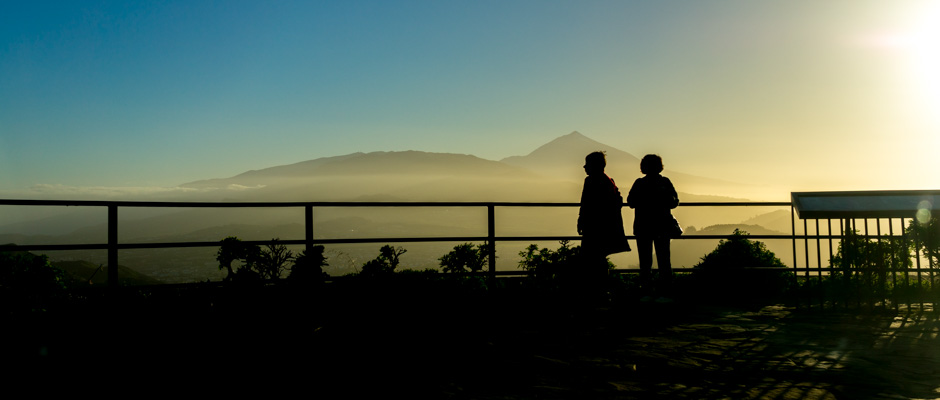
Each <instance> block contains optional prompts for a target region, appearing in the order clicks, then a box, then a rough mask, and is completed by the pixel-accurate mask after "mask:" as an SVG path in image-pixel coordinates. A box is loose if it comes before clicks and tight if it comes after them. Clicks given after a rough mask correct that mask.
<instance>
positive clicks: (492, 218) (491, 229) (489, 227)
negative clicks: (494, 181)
mask: <svg viewBox="0 0 940 400" xmlns="http://www.w3.org/2000/svg"><path fill="white" fill-rule="evenodd" d="M486 240H487V241H488V242H489V246H487V247H488V248H489V254H487V259H489V261H490V280H491V281H495V280H496V207H495V206H494V205H492V204H490V205H488V206H486Z"/></svg>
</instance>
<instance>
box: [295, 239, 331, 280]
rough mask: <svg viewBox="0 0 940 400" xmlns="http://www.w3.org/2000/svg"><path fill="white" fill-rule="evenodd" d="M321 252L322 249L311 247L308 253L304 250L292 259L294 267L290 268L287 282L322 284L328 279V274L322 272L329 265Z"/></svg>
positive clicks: (318, 246)
mask: <svg viewBox="0 0 940 400" xmlns="http://www.w3.org/2000/svg"><path fill="white" fill-rule="evenodd" d="M323 251H324V247H323V246H321V245H317V246H313V247H311V248H310V252H309V253H308V252H307V251H306V250H304V251H302V252H300V254H298V255H297V256H296V257H294V265H293V266H291V269H290V275H288V276H287V280H288V281H289V282H292V283H297V284H319V283H322V282H323V281H324V280H325V279H326V278H328V277H329V274H327V273H326V272H323V267H326V266H328V265H330V264H328V263H327V262H326V256H324V255H323Z"/></svg>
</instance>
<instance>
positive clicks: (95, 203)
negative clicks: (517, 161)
mask: <svg viewBox="0 0 940 400" xmlns="http://www.w3.org/2000/svg"><path fill="white" fill-rule="evenodd" d="M0 205H14V206H91V207H105V206H118V207H150V208H161V207H166V208H179V207H182V208H253V207H257V208H268V207H307V206H313V207H488V206H496V207H578V206H580V205H581V203H546V202H537V203H531V202H481V201H478V202H446V201H445V202H328V201H327V202H325V201H305V202H303V201H301V202H297V201H294V202H237V203H235V202H193V201H179V202H172V201H108V200H22V199H0ZM623 205H624V207H629V204H627V203H624V204H623ZM680 206H683V207H712V206H715V207H735V206H737V207H741V206H780V207H784V206H786V207H789V206H790V203H789V202H740V201H739V202H724V203H722V202H689V203H681V204H680Z"/></svg>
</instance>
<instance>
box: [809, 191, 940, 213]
mask: <svg viewBox="0 0 940 400" xmlns="http://www.w3.org/2000/svg"><path fill="white" fill-rule="evenodd" d="M791 198H792V199H793V206H794V207H795V208H796V212H797V215H799V217H800V218H801V219H828V218H833V219H835V218H913V217H914V216H915V214H916V213H917V210H918V209H920V208H924V209H927V210H937V209H938V207H940V190H879V191H854V192H793V193H791Z"/></svg>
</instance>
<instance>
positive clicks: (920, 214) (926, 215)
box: [915, 200, 933, 224]
mask: <svg viewBox="0 0 940 400" xmlns="http://www.w3.org/2000/svg"><path fill="white" fill-rule="evenodd" d="M931 210H933V204H930V202H929V201H927V200H922V201H921V202H920V203H917V214H916V216H915V217H916V218H917V222H919V223H921V224H927V223H928V222H930V218H931V215H930V214H931V212H930V211H931Z"/></svg>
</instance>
